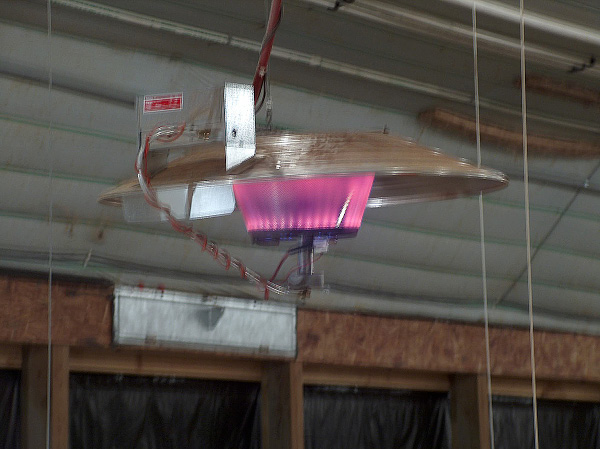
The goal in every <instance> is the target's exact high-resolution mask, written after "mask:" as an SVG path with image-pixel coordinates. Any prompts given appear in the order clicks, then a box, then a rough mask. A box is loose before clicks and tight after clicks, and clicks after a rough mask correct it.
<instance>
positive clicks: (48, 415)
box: [46, 0, 54, 449]
mask: <svg viewBox="0 0 600 449" xmlns="http://www.w3.org/2000/svg"><path fill="white" fill-rule="evenodd" d="M46 5H47V6H46V14H47V16H48V23H47V25H48V134H47V138H46V154H47V155H48V195H49V197H50V199H49V206H48V374H47V377H46V381H47V383H46V449H50V424H51V413H50V412H51V401H52V252H53V246H54V242H53V240H52V232H53V206H54V204H53V203H54V200H53V196H52V195H53V192H52V187H53V186H52V170H53V167H54V161H53V158H52V116H53V114H52V0H47V4H46Z"/></svg>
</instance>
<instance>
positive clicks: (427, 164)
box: [99, 133, 508, 231]
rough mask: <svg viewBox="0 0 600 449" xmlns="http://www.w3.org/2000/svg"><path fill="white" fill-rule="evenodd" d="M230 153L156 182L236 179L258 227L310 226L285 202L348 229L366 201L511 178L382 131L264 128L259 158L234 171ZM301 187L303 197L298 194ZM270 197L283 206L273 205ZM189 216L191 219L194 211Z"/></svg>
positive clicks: (133, 186)
mask: <svg viewBox="0 0 600 449" xmlns="http://www.w3.org/2000/svg"><path fill="white" fill-rule="evenodd" d="M224 158H225V155H224V152H223V149H222V146H217V145H215V146H211V145H210V144H208V145H205V146H202V147H198V148H194V149H193V150H191V151H190V152H189V154H188V155H186V156H183V157H181V158H179V159H177V160H175V161H173V162H171V163H169V164H168V165H167V167H166V168H164V169H163V170H161V171H160V172H158V173H157V174H155V175H154V176H153V177H152V185H153V186H154V187H155V188H156V189H157V191H158V192H159V197H160V192H161V190H163V191H164V190H169V189H174V190H173V191H177V189H179V190H180V191H183V194H182V195H181V198H182V201H184V202H185V203H186V204H189V203H190V202H193V199H192V200H191V201H190V198H192V196H193V195H194V194H195V193H194V192H196V191H198V189H199V188H200V189H202V188H210V187H211V186H227V185H233V186H234V187H233V188H234V191H235V196H236V199H237V203H238V206H239V207H240V209H241V210H242V213H243V214H244V218H245V220H246V225H247V227H248V230H249V231H253V230H256V231H258V230H274V229H275V228H277V227H278V225H277V224H276V223H273V221H277V220H279V221H280V222H281V223H283V224H281V226H282V227H283V228H289V227H290V226H291V227H298V226H299V227H302V226H309V225H308V224H307V223H305V222H303V223H298V222H294V220H296V221H297V220H300V219H302V217H299V216H295V217H292V216H290V213H291V211H290V208H289V207H287V206H285V207H281V206H282V204H283V203H282V201H283V202H287V204H288V205H293V204H295V205H296V209H298V210H304V212H306V213H305V214H304V215H305V217H304V218H303V219H304V220H308V216H311V219H313V220H317V221H318V220H319V219H322V220H324V221H323V223H321V224H320V225H317V223H316V221H315V224H314V226H317V227H318V226H322V228H330V227H331V225H332V224H334V225H335V224H337V225H338V227H340V225H341V224H342V223H343V222H344V220H348V223H349V226H348V229H350V228H356V229H358V226H360V219H361V218H362V211H363V210H364V207H365V206H364V203H365V201H364V200H366V207H381V206H388V205H395V204H402V203H410V202H418V201H429V200H441V199H448V198H456V197H460V196H469V195H475V194H479V193H480V192H489V191H493V190H496V189H500V188H502V187H505V186H506V185H507V183H508V181H507V178H506V176H505V175H504V174H503V173H501V172H499V171H496V170H492V169H488V168H483V167H481V168H478V167H476V166H474V165H472V164H470V163H468V162H466V161H464V160H460V159H457V158H453V157H450V156H447V155H444V154H442V153H440V152H437V151H433V150H431V149H428V148H425V147H423V146H420V145H418V144H416V143H414V142H412V141H409V140H406V139H403V138H401V137H396V136H391V135H387V134H377V133H321V134H296V133H278V134H269V135H260V134H259V135H257V136H256V155H255V157H254V158H252V159H251V160H249V161H247V162H245V163H244V164H242V165H241V166H239V167H236V168H235V169H233V170H231V171H229V172H226V171H225V162H224ZM371 180H372V181H371ZM290 182H291V183H290ZM294 182H295V183H296V184H294ZM371 182H372V185H371ZM369 188H370V191H369ZM365 189H366V190H365ZM293 192H297V193H298V196H297V197H293V196H290V195H292V193H293ZM352 192H354V193H352ZM366 192H369V193H368V199H367V193H366ZM134 195H138V196H139V195H141V192H140V188H139V185H138V183H137V178H133V179H131V180H130V181H126V182H125V183H123V184H121V185H119V186H117V187H115V188H113V189H110V190H109V191H107V192H104V193H103V194H102V195H101V196H100V198H99V200H100V202H102V203H107V204H115V205H119V204H122V202H123V198H126V197H130V196H134ZM265 195H266V196H267V197H269V198H270V199H265ZM349 195H350V196H349ZM171 196H173V195H171ZM257 197H258V198H257ZM348 198H350V199H348ZM323 203H325V205H324V206H323ZM327 203H329V204H330V206H331V207H330V209H331V210H328V209H327ZM269 204H272V205H274V207H275V206H277V207H280V210H272V209H271V210H267V209H268V208H269ZM344 204H345V205H346V206H345V210H344V214H342V215H343V216H341V212H342V210H343V209H344ZM275 208H276V207H275ZM361 208H362V209H361ZM347 209H351V211H350V210H348V211H347V212H346V210H347ZM350 212H352V213H351V214H350ZM346 213H349V215H348V216H346ZM286 214H287V216H286ZM319 214H320V216H321V218H318V217H317V216H316V215H319ZM300 215H302V214H300ZM183 216H184V218H190V213H189V211H188V212H187V215H186V214H185V213H184V214H183ZM347 217H349V218H347ZM191 218H194V217H193V216H192V217H191ZM261 220H262V224H261ZM288 222H289V223H288ZM338 222H339V223H338ZM350 223H351V224H350ZM261 226H262V228H261ZM281 226H280V227H281ZM342 227H343V226H342Z"/></svg>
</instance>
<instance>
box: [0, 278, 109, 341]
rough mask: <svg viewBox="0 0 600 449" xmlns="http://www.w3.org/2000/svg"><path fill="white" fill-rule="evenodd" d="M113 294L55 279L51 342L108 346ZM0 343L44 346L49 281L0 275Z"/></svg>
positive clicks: (105, 288)
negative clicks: (41, 344)
mask: <svg viewBox="0 0 600 449" xmlns="http://www.w3.org/2000/svg"><path fill="white" fill-rule="evenodd" d="M112 292H113V287H112V286H110V285H102V284H97V283H96V284H94V283H84V282H81V281H75V282H70V281H64V280H57V281H54V282H53V286H52V341H53V343H55V344H59V345H73V346H108V345H109V344H110V342H111V332H112V330H111V329H112V327H111V326H112V300H111V297H112ZM0 341H2V342H9V343H21V344H22V343H28V344H37V343H47V341H48V279H47V278H41V277H40V278H32V277H25V276H22V275H21V276H20V275H13V274H4V275H0Z"/></svg>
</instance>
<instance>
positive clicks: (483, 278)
mask: <svg viewBox="0 0 600 449" xmlns="http://www.w3.org/2000/svg"><path fill="white" fill-rule="evenodd" d="M472 12H473V77H474V80H473V84H474V86H475V136H476V142H477V167H481V129H480V122H479V64H478V57H477V3H476V2H473V11H472ZM479 238H480V247H481V281H482V284H483V285H482V289H483V320H484V332H485V367H486V369H485V372H486V378H487V395H488V424H489V427H490V447H491V449H494V447H495V443H494V415H493V410H492V363H491V357H490V323H489V311H488V289H487V266H486V257H485V226H484V220H483V193H481V192H480V193H479Z"/></svg>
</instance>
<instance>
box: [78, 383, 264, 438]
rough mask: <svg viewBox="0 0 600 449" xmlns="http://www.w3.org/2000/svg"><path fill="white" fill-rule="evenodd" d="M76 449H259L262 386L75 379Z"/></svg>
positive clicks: (250, 384)
mask: <svg viewBox="0 0 600 449" xmlns="http://www.w3.org/2000/svg"><path fill="white" fill-rule="evenodd" d="M70 388H71V390H70V407H71V409H70V418H71V422H70V425H71V434H70V435H71V448H73V449H121V448H127V449H185V448H202V449H213V448H214V449H217V448H218V449H227V448H231V449H259V448H260V412H259V389H260V386H259V384H253V383H244V382H223V381H204V380H187V379H173V378H148V377H133V376H131V377H129V376H111V375H108V376H107V375H90V374H72V375H71V380H70Z"/></svg>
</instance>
